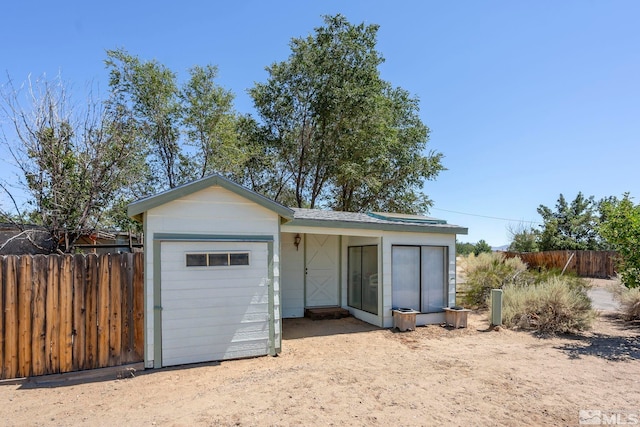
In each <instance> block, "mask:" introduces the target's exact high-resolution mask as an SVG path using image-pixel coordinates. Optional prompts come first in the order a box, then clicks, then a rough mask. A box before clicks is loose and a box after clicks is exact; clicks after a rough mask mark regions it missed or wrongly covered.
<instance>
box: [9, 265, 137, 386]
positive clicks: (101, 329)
mask: <svg viewBox="0 0 640 427" xmlns="http://www.w3.org/2000/svg"><path fill="white" fill-rule="evenodd" d="M143 259H144V258H143V254H142V253H135V254H131V253H129V254H103V255H100V256H97V255H94V254H91V255H46V256H45V255H35V256H32V255H21V256H17V255H7V256H3V257H1V258H0V276H1V277H0V288H1V292H0V379H8V378H19V377H27V376H34V375H44V374H53V373H62V372H71V371H78V370H83V369H94V368H103V367H108V366H117V365H121V364H125V363H133V362H139V361H142V360H143V345H144V335H143V333H144V325H143V316H144V307H143V295H144V290H143V265H144V262H143Z"/></svg>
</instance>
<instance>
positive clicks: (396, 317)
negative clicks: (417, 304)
mask: <svg viewBox="0 0 640 427" xmlns="http://www.w3.org/2000/svg"><path fill="white" fill-rule="evenodd" d="M392 312H393V327H394V328H398V330H399V331H401V332H404V331H414V330H415V329H416V314H418V313H420V312H419V311H416V310H414V309H412V308H394V309H393V310H392Z"/></svg>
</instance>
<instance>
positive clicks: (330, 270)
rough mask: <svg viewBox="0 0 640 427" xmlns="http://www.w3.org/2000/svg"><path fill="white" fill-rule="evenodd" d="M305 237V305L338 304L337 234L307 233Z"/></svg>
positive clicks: (323, 305) (324, 305) (322, 305)
mask: <svg viewBox="0 0 640 427" xmlns="http://www.w3.org/2000/svg"><path fill="white" fill-rule="evenodd" d="M305 237H306V242H305V251H306V254H305V255H306V265H305V272H306V275H305V296H306V297H305V306H306V307H326V306H338V305H340V293H339V287H338V264H339V262H338V260H339V249H340V248H339V239H338V236H326V235H322V234H307V235H306V236H305Z"/></svg>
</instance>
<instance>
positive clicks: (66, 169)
mask: <svg viewBox="0 0 640 427" xmlns="http://www.w3.org/2000/svg"><path fill="white" fill-rule="evenodd" d="M1 101H2V102H1V108H0V111H1V112H2V115H3V116H4V118H5V119H6V121H7V122H8V123H10V124H11V129H3V132H2V135H3V136H4V138H3V141H2V142H3V143H4V144H5V146H6V147H7V149H8V151H9V153H10V154H11V157H12V160H13V162H14V164H15V165H17V167H18V168H19V170H20V171H21V176H19V177H18V181H19V183H18V187H19V190H22V191H24V192H26V194H28V196H29V202H28V205H27V206H24V207H21V206H19V205H18V204H17V203H14V207H15V212H14V214H13V216H12V218H14V222H15V223H16V224H18V225H21V224H22V225H23V224H25V223H28V222H35V223H37V224H40V225H43V226H45V227H46V229H47V230H48V231H49V233H50V235H51V238H52V239H51V240H52V241H53V246H52V247H51V248H52V250H54V251H65V252H69V251H72V250H73V246H74V244H75V242H76V241H77V239H78V238H79V237H80V236H81V235H83V234H85V233H90V232H92V231H93V230H95V229H96V228H97V227H99V226H100V225H101V224H102V223H103V220H104V212H105V211H108V210H109V209H110V208H111V207H112V206H113V205H114V201H115V200H117V199H118V198H119V196H120V195H121V194H122V192H123V189H124V188H126V187H127V186H128V185H129V184H130V183H131V182H132V181H135V180H137V179H138V176H136V169H135V167H132V166H131V165H135V164H137V163H138V162H139V160H140V159H139V154H138V153H139V152H140V150H139V147H138V145H137V141H136V140H135V139H132V138H131V135H132V133H131V127H132V119H131V118H130V117H129V116H127V115H126V112H124V111H122V110H120V109H118V108H109V107H110V106H111V105H112V104H107V107H103V105H102V103H101V102H98V101H93V100H91V99H90V100H89V101H88V103H87V105H85V106H84V107H81V106H78V104H76V103H75V102H74V101H73V100H72V99H70V98H69V97H68V95H67V91H66V87H65V84H64V82H63V81H62V80H61V79H60V78H58V79H56V80H53V81H47V80H44V79H43V80H39V81H36V82H35V83H32V82H31V81H29V83H28V85H27V86H26V88H25V89H24V90H20V89H16V88H15V86H14V84H13V83H12V82H11V81H9V82H8V84H7V85H6V86H5V88H4V90H3V92H2V96H1ZM5 130H6V132H5ZM2 187H3V188H4V189H5V191H7V192H8V193H10V187H9V186H8V185H2ZM10 196H11V194H10ZM11 198H12V200H14V202H15V198H13V196H11Z"/></svg>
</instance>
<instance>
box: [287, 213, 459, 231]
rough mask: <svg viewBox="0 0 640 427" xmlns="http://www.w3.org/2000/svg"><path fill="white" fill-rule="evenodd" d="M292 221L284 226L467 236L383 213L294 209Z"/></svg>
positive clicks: (426, 220) (437, 222)
mask: <svg viewBox="0 0 640 427" xmlns="http://www.w3.org/2000/svg"><path fill="white" fill-rule="evenodd" d="M293 212H294V217H293V221H291V222H288V223H287V225H286V226H302V227H335V228H360V229H372V230H385V231H411V232H419V233H445V234H467V233H468V229H467V228H465V227H461V226H459V225H453V224H447V222H446V221H444V220H441V219H436V218H432V217H427V216H421V215H402V214H392V213H382V212H371V213H359V212H338V211H325V210H321V209H301V208H293Z"/></svg>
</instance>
